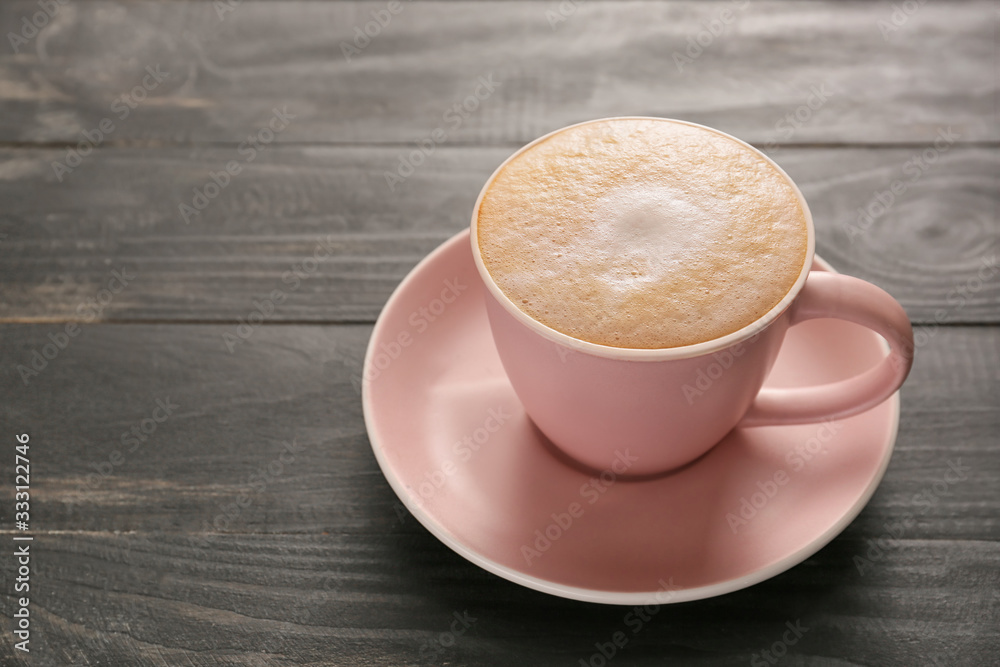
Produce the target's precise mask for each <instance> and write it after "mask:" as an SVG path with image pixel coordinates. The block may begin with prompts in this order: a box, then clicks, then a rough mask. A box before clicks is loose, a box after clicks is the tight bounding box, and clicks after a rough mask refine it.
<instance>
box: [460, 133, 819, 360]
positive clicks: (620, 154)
mask: <svg viewBox="0 0 1000 667" xmlns="http://www.w3.org/2000/svg"><path fill="white" fill-rule="evenodd" d="M477 227H478V234H479V239H478V241H479V247H480V251H481V253H482V257H483V261H484V263H485V264H486V267H487V270H488V271H489V273H490V275H491V276H492V277H493V279H494V280H495V281H496V283H497V285H498V286H499V287H500V289H501V290H502V291H503V292H504V294H506V295H507V296H508V297H509V298H510V299H511V300H512V301H513V302H514V303H515V304H517V306H518V307H519V308H521V309H522V310H524V312H526V313H527V314H528V315H530V316H531V317H533V318H535V319H536V320H538V321H540V322H542V323H543V324H546V325H547V326H549V327H551V328H553V329H556V330H557V331H561V332H563V333H566V334H568V335H570V336H573V337H576V338H580V339H582V340H587V341H590V342H593V343H598V344H602V345H610V346H614V347H631V348H664V347H677V346H681V345H690V344H693V343H698V342H702V341H706V340H712V339H714V338H718V337H720V336H724V335H726V334H728V333H732V332H734V331H737V330H739V329H741V328H742V327H744V326H746V325H747V324H750V323H752V322H753V321H755V320H756V319H758V318H759V317H761V316H762V315H763V314H765V313H766V312H767V311H768V310H770V309H771V308H772V307H773V306H774V305H776V304H777V303H778V302H779V301H780V300H781V298H782V297H783V296H784V295H785V294H787V292H788V290H789V289H790V288H791V286H792V284H794V282H795V280H796V278H797V277H798V275H799V272H800V270H801V268H802V265H803V262H804V260H805V254H806V244H807V238H808V236H807V229H806V222H805V214H804V212H803V211H802V209H801V207H800V205H799V203H798V199H797V197H796V194H795V191H794V189H793V188H792V186H791V185H790V184H789V183H788V181H787V179H786V178H785V177H784V176H783V175H782V174H781V173H780V172H778V171H777V170H776V169H775V168H774V167H773V166H772V165H771V164H770V163H769V162H767V161H766V160H764V159H763V158H762V157H761V156H760V155H758V154H757V153H755V152H753V151H752V150H750V149H748V148H747V147H745V146H743V145H742V144H740V143H738V142H736V141H733V140H732V139H730V138H728V137H724V136H722V135H720V134H717V133H715V132H712V131H710V130H707V129H702V128H694V127H691V126H689V125H684V124H682V123H675V122H671V121H667V120H645V119H615V120H609V121H601V122H597V123H589V124H586V125H581V126H578V127H575V128H569V129H567V130H563V131H562V132H560V133H557V134H556V135H554V136H553V137H550V138H549V139H547V140H546V141H544V142H541V143H539V144H536V145H535V146H533V147H532V148H531V149H528V150H527V151H525V152H523V153H521V154H520V155H518V156H517V157H516V158H514V159H513V160H512V161H510V162H509V163H508V164H507V165H506V166H505V167H504V169H503V170H502V171H501V172H500V173H499V174H498V175H497V177H496V178H495V179H494V181H493V182H492V183H491V185H490V187H489V188H488V190H487V192H486V194H485V195H484V197H483V201H482V203H481V205H480V210H479V217H478V220H477Z"/></svg>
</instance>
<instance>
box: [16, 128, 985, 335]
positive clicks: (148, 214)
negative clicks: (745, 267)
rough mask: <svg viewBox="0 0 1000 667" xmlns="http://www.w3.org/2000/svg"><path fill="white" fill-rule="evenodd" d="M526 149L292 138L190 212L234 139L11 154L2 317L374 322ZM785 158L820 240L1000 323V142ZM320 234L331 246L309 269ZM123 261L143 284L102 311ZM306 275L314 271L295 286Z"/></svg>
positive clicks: (880, 273) (903, 288)
mask: <svg viewBox="0 0 1000 667" xmlns="http://www.w3.org/2000/svg"><path fill="white" fill-rule="evenodd" d="M512 150H513V148H496V147H495V148H476V147H448V148H441V149H439V150H438V151H436V152H435V154H434V155H432V156H431V157H430V159H428V161H427V162H426V163H425V164H424V165H422V166H421V168H419V169H416V170H415V172H414V173H413V175H412V176H410V177H409V178H408V179H407V180H405V181H404V182H402V183H398V184H396V183H394V184H393V188H392V189H390V188H389V186H388V184H387V182H386V178H385V173H386V172H387V171H390V170H393V169H394V168H395V167H396V166H397V165H398V164H399V156H400V155H401V154H402V153H404V152H405V150H404V149H400V148H393V147H354V148H349V147H313V148H304V147H275V148H272V149H270V150H268V151H266V152H264V153H261V154H259V155H258V156H257V157H256V158H255V160H254V161H253V162H250V163H243V164H242V167H241V168H242V169H243V170H242V171H241V172H240V173H239V174H238V175H236V176H235V177H233V178H232V179H231V181H230V182H229V183H228V185H227V186H226V187H225V188H224V189H222V190H221V194H218V195H217V196H216V198H215V199H213V200H211V201H207V200H206V201H207V207H205V208H204V209H203V210H201V211H200V212H198V213H197V214H189V215H188V217H189V219H190V222H188V221H187V220H186V219H185V217H184V215H182V213H181V211H180V206H181V205H182V204H184V205H188V206H191V205H192V204H193V199H194V196H195V195H194V192H195V190H196V189H197V190H198V191H204V189H205V186H206V184H211V185H214V184H213V183H212V181H211V178H210V174H211V173H219V172H220V171H222V170H224V168H225V165H226V164H227V162H228V161H230V160H233V159H234V158H235V159H239V156H238V155H237V153H236V151H235V150H234V149H232V148H212V149H204V148H170V149H158V150H153V149H143V150H140V149H105V150H100V151H98V152H97V153H95V154H94V155H92V156H90V157H89V158H88V160H87V161H86V162H84V163H83V164H81V165H80V166H79V167H78V168H76V169H75V170H74V171H73V172H72V173H70V174H68V175H65V178H64V179H63V181H62V182H61V183H60V182H58V181H57V180H55V178H54V176H53V173H52V169H51V162H52V161H53V160H54V159H57V158H58V155H59V151H58V150H51V149H49V150H39V149H7V150H0V201H3V202H4V204H5V205H4V210H3V211H2V212H0V234H3V235H5V237H4V238H0V319H2V320H6V321H51V320H66V319H69V318H75V319H84V320H85V321H94V319H95V315H96V314H97V311H98V310H100V314H99V316H100V319H103V320H106V321H123V320H131V321H135V320H140V321H149V320H171V321H177V320H195V321H206V320H218V321H230V322H235V321H237V320H238V318H241V317H242V318H246V317H247V316H249V314H250V313H251V312H253V311H254V310H255V306H254V300H255V299H257V300H260V299H262V298H265V297H267V296H268V295H269V294H271V292H272V291H273V290H275V289H280V290H282V291H283V292H284V293H285V296H286V300H285V301H284V303H282V304H280V305H279V307H278V308H277V309H276V310H275V312H274V313H273V314H272V315H271V316H270V317H269V320H270V321H300V322H301V321H309V322H345V321H373V320H374V318H375V317H376V316H377V314H378V312H379V310H380V309H381V307H382V305H383V304H384V303H385V300H386V299H387V298H388V296H389V294H390V293H391V291H392V289H393V288H394V287H395V286H396V285H397V284H398V283H399V281H400V280H401V279H402V278H403V276H404V275H405V274H406V272H407V271H408V270H409V269H410V268H411V267H412V266H413V265H414V264H416V263H417V261H419V260H420V258H422V257H423V256H425V255H426V254H427V253H428V252H430V251H431V250H432V249H433V248H434V247H436V246H437V245H438V244H439V243H440V242H441V241H443V240H444V239H446V238H448V237H449V236H450V235H451V234H453V233H455V232H457V231H459V230H461V229H462V228H463V227H465V226H467V224H468V220H469V215H470V213H471V210H472V206H473V203H474V201H475V198H476V195H477V194H478V192H479V189H480V188H481V187H482V184H483V183H484V182H485V181H486V179H487V177H488V176H489V174H490V173H491V172H492V171H493V169H495V168H496V166H497V165H498V164H499V163H500V162H501V161H502V160H503V159H504V158H505V157H506V156H507V155H509V154H510V152H512ZM773 155H774V158H775V159H776V160H777V161H778V162H779V163H780V164H781V165H782V166H783V167H785V169H786V170H787V171H788V172H789V173H790V174H791V176H792V177H793V178H794V179H795V180H796V181H797V182H798V183H799V184H800V185H801V186H802V189H803V191H804V192H805V195H806V197H807V198H808V200H809V201H810V205H811V208H812V210H813V213H814V218H815V220H816V227H817V232H818V244H817V248H818V252H819V253H820V254H821V255H822V256H824V257H825V258H827V259H828V260H830V261H831V262H832V263H833V265H834V266H835V267H836V268H838V269H839V270H841V271H844V272H846V273H850V274H852V275H856V276H859V277H861V278H864V279H866V280H870V281H872V282H875V283H876V284H878V285H880V286H882V287H884V288H885V289H887V290H888V291H889V292H890V293H892V294H893V295H894V296H895V297H896V298H898V299H899V300H900V301H901V302H902V303H903V304H904V305H905V307H906V308H907V310H908V312H909V314H910V316H911V317H912V318H913V319H914V320H915V321H917V322H924V323H935V322H943V323H962V322H998V321H1000V279H998V278H997V276H998V275H1000V273H998V272H997V271H996V269H997V268H998V267H997V261H998V259H997V251H998V249H1000V222H998V218H997V217H996V210H997V205H998V201H1000V182H998V178H1000V151H997V150H995V149H991V148H972V147H952V148H949V149H948V150H946V151H944V152H939V153H936V154H933V153H932V154H929V155H935V157H934V158H933V159H934V162H933V163H932V164H927V166H926V169H923V168H916V167H915V165H916V163H915V162H914V159H915V157H916V158H919V159H923V156H924V149H921V148H896V149H872V148H784V149H780V150H776V151H774V152H773ZM894 183H895V184H897V185H905V187H906V190H905V192H902V193H900V194H893V193H892V189H891V188H892V187H893V184H894ZM897 189H898V188H897ZM887 197H892V198H893V199H894V201H892V202H891V203H890V205H889V206H888V208H887V209H883V208H881V207H882V206H883V204H882V202H887V201H888V199H887ZM866 209H867V210H870V211H872V212H873V213H874V214H875V215H874V216H873V217H872V218H870V219H869V218H867V217H864V216H865V215H866V214H865V213H864V211H865V210H866ZM192 211H194V209H193V208H192ZM327 242H328V243H327ZM318 243H320V244H321V245H326V246H327V247H328V249H329V251H330V256H329V258H328V259H325V260H323V261H322V262H319V263H318V264H317V265H316V266H312V265H311V264H310V265H309V266H308V267H305V266H303V263H304V262H305V261H306V260H308V259H309V258H311V257H312V256H313V253H314V251H315V250H316V249H317V244H318ZM321 252H325V250H323V249H321ZM122 267H124V268H125V269H126V271H127V272H131V273H132V274H134V275H135V276H136V277H135V279H134V280H131V281H130V283H129V285H128V287H127V288H125V289H123V290H121V291H120V292H119V293H118V294H116V295H114V298H113V299H112V300H111V302H110V303H108V304H107V305H106V306H103V307H100V308H98V307H97V306H88V305H87V304H88V303H89V302H91V301H92V300H93V299H95V298H97V297H98V295H99V294H100V292H101V290H103V289H106V288H107V286H108V282H109V281H110V280H111V279H112V277H113V276H112V273H111V271H112V270H120V269H122ZM991 267H992V268H991ZM306 268H312V269H313V271H314V272H313V273H311V274H309V273H305V270H306ZM291 271H297V272H298V273H299V274H302V275H303V276H305V277H304V278H303V279H301V280H298V281H297V285H296V278H294V277H292V276H291V275H290V274H289V272H291ZM983 279H985V280H983ZM115 285H116V286H117V283H116V284H115ZM108 296H109V295H105V297H104V298H105V301H106V300H107V297H108Z"/></svg>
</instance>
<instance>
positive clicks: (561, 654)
mask: <svg viewBox="0 0 1000 667" xmlns="http://www.w3.org/2000/svg"><path fill="white" fill-rule="evenodd" d="M58 330H59V327H54V326H46V325H4V326H0V388H3V392H4V400H3V401H2V402H0V428H2V430H3V432H4V433H15V432H21V431H23V430H28V431H29V432H30V434H31V437H32V450H31V451H32V466H33V470H32V472H33V484H32V497H33V505H32V521H33V526H34V527H35V528H36V530H35V533H36V535H37V537H36V543H35V545H34V548H35V553H36V561H35V562H36V571H35V573H34V574H33V577H34V579H33V581H35V582H37V590H36V592H35V594H34V595H35V597H34V598H33V600H35V602H33V604H34V605H35V606H34V607H33V608H32V609H33V613H34V614H35V618H36V622H37V626H36V627H37V634H36V639H37V641H38V644H37V646H38V651H39V654H42V655H46V656H50V657H54V659H55V660H56V661H57V662H56V663H50V664H88V663H89V664H95V663H100V664H106V663H108V664H122V663H129V664H151V665H158V664H169V665H174V664H194V665H209V664H259V665H290V664H304V665H310V664H316V665H319V664H335V665H410V664H414V665H432V664H443V663H445V662H446V661H447V662H451V663H454V664H463V665H498V664H499V665H503V664H529V665H535V664H538V665H550V664H567V665H576V664H578V661H579V660H580V659H584V660H589V657H590V655H591V654H592V653H593V652H594V651H595V650H596V649H595V643H603V642H607V641H609V640H610V637H611V635H612V633H613V632H615V631H617V630H625V631H628V630H629V629H630V628H629V627H627V626H626V625H625V621H624V617H625V615H626V614H627V613H628V612H629V609H627V608H623V607H603V606H597V605H587V604H581V603H575V602H571V601H567V600H562V599H558V598H553V597H549V596H546V595H543V594H540V593H536V592H533V591H529V590H527V589H523V588H521V587H519V586H516V585H514V584H511V583H509V582H506V581H504V580H501V579H499V578H497V577H495V576H493V575H490V574H488V573H485V572H483V571H481V570H479V569H478V568H477V567H475V566H474V565H472V564H470V563H468V562H466V561H465V560H463V559H462V558H461V557H459V556H457V555H456V554H454V553H452V552H451V551H450V550H449V549H448V548H447V547H445V546H444V545H442V544H441V543H439V542H438V541H437V540H436V539H435V538H434V537H433V536H431V535H430V534H429V533H428V532H427V531H426V530H425V529H423V528H422V527H421V526H420V525H419V524H418V523H417V522H416V520H415V519H413V518H412V517H410V516H409V515H408V514H406V513H405V510H402V509H401V506H400V504H399V503H398V502H397V500H396V498H395V496H394V495H393V492H392V490H391V489H390V488H389V486H388V484H387V483H386V482H385V481H384V479H383V478H382V476H381V473H380V471H379V470H378V466H377V464H376V463H375V460H374V457H373V455H372V454H371V451H370V448H369V444H368V441H367V437H366V436H365V433H364V424H363V419H362V415H361V407H360V398H359V395H358V389H357V386H356V383H355V381H353V380H352V377H354V378H356V376H357V374H358V369H359V363H360V358H361V355H362V354H363V351H364V347H365V345H366V342H367V339H368V335H369V333H370V327H368V326H362V325H340V326H265V327H262V328H261V329H259V330H258V331H257V332H256V333H255V334H254V335H253V336H252V337H251V338H250V339H249V340H248V341H247V343H246V344H245V345H244V346H242V347H241V348H239V349H238V351H237V352H236V353H235V354H230V353H228V352H227V351H226V349H225V347H224V346H223V344H222V341H221V332H222V331H224V330H225V327H220V326H215V325H177V324H174V325H130V326H123V325H94V326H86V327H84V328H83V330H82V331H81V332H80V333H79V334H78V335H77V336H76V337H75V338H74V339H73V340H72V342H71V343H70V344H69V345H67V347H66V349H64V350H63V351H61V352H60V353H59V355H58V356H57V357H56V358H55V359H53V360H51V361H50V362H49V363H50V366H49V367H48V368H46V369H45V370H44V371H43V372H42V373H41V374H40V375H39V376H37V377H34V378H32V379H31V381H30V383H29V384H28V385H27V386H24V385H23V384H22V383H21V381H20V379H19V377H18V376H17V374H16V368H15V366H16V365H17V364H19V363H23V362H24V361H25V360H26V359H27V358H28V357H29V356H30V354H31V351H32V350H34V349H37V348H39V347H40V346H41V345H43V344H45V343H46V342H48V341H49V338H48V334H50V333H53V332H56V331H58ZM192 360H197V363H192ZM998 367H1000V341H998V337H997V335H996V330H995V328H992V327H942V328H940V329H938V330H936V333H935V334H934V335H933V336H930V337H929V338H928V339H927V341H926V343H925V344H924V345H922V346H921V347H920V348H919V349H918V351H917V358H916V364H915V366H914V370H913V373H912V375H911V377H910V379H909V380H908V382H907V384H906V386H905V387H904V389H903V393H902V405H903V414H902V420H901V430H900V434H899V438H898V441H897V449H896V452H895V454H894V455H893V459H892V462H891V464H890V467H889V471H888V473H887V475H886V478H885V480H884V481H883V483H882V484H881V486H880V488H879V490H878V492H877V493H876V495H875V497H874V498H873V499H872V501H871V502H870V503H869V506H868V507H867V508H866V509H865V510H864V511H863V512H862V514H861V516H860V517H859V518H858V519H856V520H855V521H854V522H853V523H852V524H851V525H850V526H849V527H848V529H847V530H846V531H845V532H844V533H843V534H842V535H841V536H840V537H838V538H837V539H835V540H834V542H833V543H831V544H830V545H829V546H828V547H826V548H825V549H823V550H822V551H820V552H819V553H818V554H816V555H815V556H813V557H812V558H810V559H809V560H807V561H806V562H805V563H803V564H801V565H799V566H797V567H795V568H793V569H792V570H790V571H789V572H787V573H785V574H783V575H781V576H779V577H776V578H774V579H772V580H770V581H767V582H765V583H762V584H760V585H758V586H754V587H752V588H750V589H747V590H744V591H740V592H737V593H734V594H730V595H726V596H722V597H719V598H715V599H712V600H706V601H701V602H693V603H685V604H683V605H678V606H676V607H665V608H663V609H662V610H660V611H658V613H657V615H655V616H654V617H652V619H651V620H650V622H649V623H646V624H644V626H643V629H642V630H641V631H640V632H639V633H638V634H635V635H633V634H632V633H631V632H629V633H628V634H629V637H630V642H629V645H628V646H627V647H626V649H625V652H624V653H623V654H622V657H621V658H620V660H621V664H639V665H654V664H656V665H659V664H664V660H677V661H682V662H683V663H684V664H703V665H730V664H737V663H739V662H742V663H744V664H745V663H747V662H748V661H750V660H751V659H752V657H753V655H754V654H755V653H756V654H759V652H760V651H762V650H764V649H767V648H768V647H770V646H771V644H772V643H774V642H777V641H780V640H781V636H782V633H783V632H784V630H785V622H786V621H790V622H792V623H794V622H795V621H796V620H800V621H801V623H802V624H803V625H804V626H805V627H807V628H809V631H808V632H807V634H806V635H805V636H804V637H803V639H802V641H801V642H799V643H797V644H796V645H795V646H791V647H789V653H790V655H789V658H788V664H796V663H795V661H796V660H797V661H798V664H826V663H824V662H822V661H836V660H841V661H843V662H841V663H838V664H855V665H876V664H877V665H883V664H892V665H895V664H899V665H903V664H921V665H923V664H942V665H944V664H948V665H951V664H969V665H978V664H987V663H988V660H989V659H991V658H990V656H991V655H992V654H991V653H990V651H995V649H996V648H997V646H998V642H1000V635H998V631H997V627H998V621H1000V613H998V609H997V606H996V590H997V587H998V586H1000V548H998V546H997V544H998V540H1000V522H998V520H997V517H998V516H1000V498H998V497H997V494H996V493H995V489H996V488H997V485H998V484H1000V462H998V460H997V457H996V450H997V438H996V433H997V431H998V426H1000V421H998V419H1000V415H998V411H997V409H996V407H997V406H996V396H997V394H998V389H1000V376H998V375H997V372H996V369H997V368H998ZM168 397H169V399H170V401H171V402H173V403H176V404H178V406H179V407H178V408H177V410H176V411H175V413H174V414H173V415H172V416H170V417H169V418H168V419H167V420H166V421H164V422H162V423H160V424H159V425H158V426H157V428H156V430H155V431H153V432H152V433H150V434H149V435H148V441H147V442H146V443H143V444H142V446H141V447H139V448H138V449H137V451H135V452H134V453H131V452H127V453H125V454H124V457H125V460H124V461H123V462H121V463H120V464H118V465H116V466H112V468H111V469H110V470H109V471H107V476H104V473H102V472H101V465H102V464H103V463H105V462H108V461H110V460H112V459H111V452H112V451H114V450H115V449H119V450H122V449H123V448H122V446H121V445H120V444H119V440H120V435H121V434H122V433H124V432H127V431H128V430H129V429H130V427H131V426H132V425H134V424H137V423H139V422H140V421H141V420H142V419H144V418H146V417H148V416H149V415H150V414H151V411H152V410H153V408H154V407H155V405H156V403H155V401H156V399H157V398H159V399H166V398H168ZM283 441H294V442H295V443H296V447H297V449H296V450H295V454H294V461H291V462H288V464H287V465H286V466H285V467H284V468H283V469H282V471H281V472H280V473H278V474H276V475H274V476H273V477H272V478H271V480H270V481H269V482H268V484H267V485H266V486H265V488H264V489H262V490H254V487H253V486H251V479H252V478H251V476H252V475H253V474H254V473H255V472H257V471H259V469H260V468H261V466H266V465H268V464H269V463H271V462H273V461H275V460H276V459H277V457H278V455H279V454H280V452H281V446H282V445H281V443H282V442H283ZM956 459H959V460H960V462H961V464H962V465H964V466H968V467H970V468H971V472H970V473H969V474H968V480H967V481H964V482H962V483H960V484H956V485H951V486H949V488H948V490H947V493H941V494H936V493H935V494H934V497H935V498H936V500H937V502H935V503H933V504H928V503H926V502H921V501H918V500H917V499H916V496H917V495H918V494H922V493H924V492H927V491H929V490H933V489H934V484H935V482H939V481H940V480H941V479H942V478H943V475H944V473H945V472H946V471H947V470H948V465H949V462H950V461H954V460H956ZM95 466H96V467H95ZM91 474H94V475H95V476H96V477H88V475H91ZM92 480H96V481H92ZM244 492H249V494H250V499H251V502H250V504H249V505H248V506H246V507H245V508H243V509H242V510H239V511H238V513H237V515H236V516H234V517H232V518H229V519H226V520H224V521H218V520H217V519H218V517H220V516H225V513H226V511H227V510H226V509H225V507H226V506H227V505H230V504H232V503H233V502H234V501H235V500H236V498H237V497H238V496H239V494H240V493H244ZM9 496H10V492H9V487H7V486H4V487H3V491H2V493H0V497H2V499H3V500H2V502H3V503H4V504H5V505H6V504H7V503H8V501H9V500H10V497H9ZM906 514H911V515H913V516H914V517H915V518H916V519H917V520H916V523H915V524H914V525H913V527H912V528H910V529H908V530H907V531H906V532H905V533H904V534H903V535H902V536H901V538H900V539H898V540H893V541H892V542H891V543H890V545H889V546H888V547H887V548H886V549H885V551H884V553H883V555H881V556H880V557H878V558H876V559H875V560H874V561H873V563H872V565H871V567H869V568H866V569H865V571H864V572H863V573H862V572H861V571H859V570H858V569H857V567H856V566H855V564H854V556H855V555H864V554H866V552H867V549H868V548H869V547H870V544H869V542H868V540H871V539H878V538H881V537H884V536H885V535H886V529H885V524H886V523H887V522H890V521H894V520H896V521H898V520H899V519H900V517H902V516H904V515H906ZM5 533H9V531H5ZM0 537H2V535H0ZM0 568H2V569H0V571H2V572H3V576H4V579H5V580H7V581H9V580H10V578H11V572H12V570H11V569H10V568H11V564H10V562H9V559H5V560H4V562H3V563H2V565H0ZM0 605H2V607H3V611H4V616H5V617H9V615H10V613H12V608H13V607H12V605H13V601H12V598H11V597H10V595H9V591H8V589H7V587H3V595H2V596H0ZM465 611H468V612H469V613H470V614H471V615H472V616H473V617H475V618H476V621H475V623H473V624H472V625H471V627H470V628H469V629H468V631H467V632H466V633H464V634H463V635H462V636H460V637H456V638H455V642H454V645H453V646H447V647H441V646H440V645H438V644H434V643H433V642H435V641H436V640H439V639H440V637H441V633H447V632H448V631H449V624H450V623H451V621H452V620H453V619H454V617H453V615H452V614H453V613H455V612H457V613H459V614H462V613H463V612H465ZM446 641H447V642H449V643H450V639H448V640H446ZM33 646H34V645H33ZM59 661H62V662H59ZM935 661H936V662H935Z"/></svg>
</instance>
